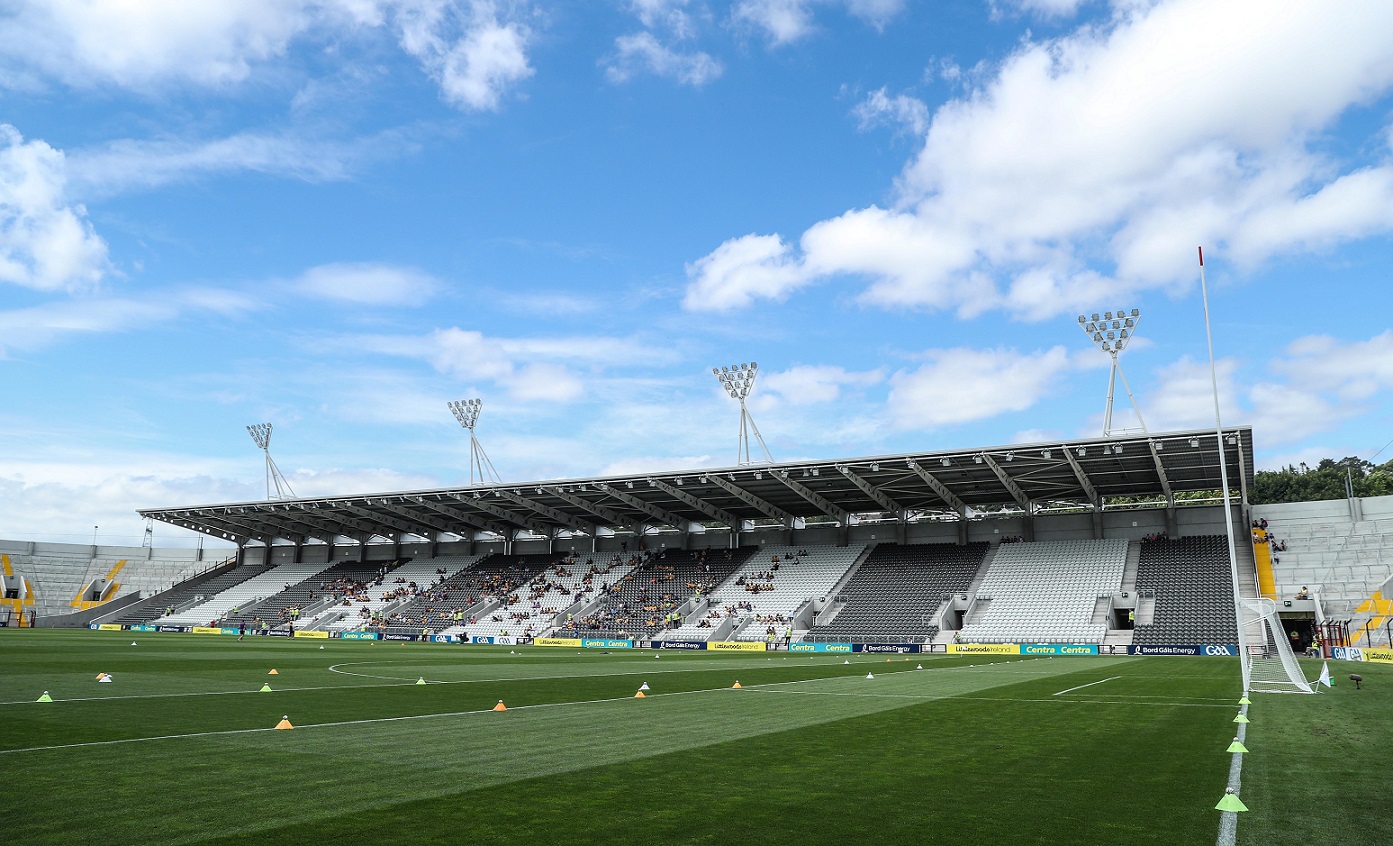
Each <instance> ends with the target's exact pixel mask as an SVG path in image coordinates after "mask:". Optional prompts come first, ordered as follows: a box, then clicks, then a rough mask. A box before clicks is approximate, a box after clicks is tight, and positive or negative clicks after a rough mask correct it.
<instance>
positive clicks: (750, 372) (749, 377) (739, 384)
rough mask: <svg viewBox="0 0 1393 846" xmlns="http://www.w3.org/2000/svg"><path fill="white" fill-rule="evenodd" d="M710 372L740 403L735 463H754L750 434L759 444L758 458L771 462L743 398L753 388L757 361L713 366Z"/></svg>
mask: <svg viewBox="0 0 1393 846" xmlns="http://www.w3.org/2000/svg"><path fill="white" fill-rule="evenodd" d="M711 374H712V375H713V376H715V377H716V381H718V382H720V383H721V387H723V388H725V389H726V393H728V394H730V397H731V399H734V400H737V401H739V403H740V443H739V446H738V448H737V450H736V453H735V461H736V464H738V465H740V466H744V465H747V464H754V463H756V459H754V458H752V457H751V454H750V435H754V440H755V443H757V444H759V451H760V454H761V455H762V456H764V457H763V458H762V459H758V460H759V461H762V462H763V463H765V464H773V463H774V456H772V455H770V454H769V447H767V446H765V444H764V436H763V435H761V434H760V433H759V427H758V426H756V425H755V419H754V418H753V417H751V416H750V409H749V408H748V407H747V406H746V405H745V400H746V399H747V398H748V397H749V396H750V392H751V391H752V390H754V387H755V377H756V376H758V375H759V363H758V362H754V361H751V362H747V363H744V364H732V365H730V366H729V367H713V368H711Z"/></svg>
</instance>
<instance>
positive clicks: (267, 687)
mask: <svg viewBox="0 0 1393 846" xmlns="http://www.w3.org/2000/svg"><path fill="white" fill-rule="evenodd" d="M258 692H259V693H270V692H271V686H270V685H269V684H263V685H262V686H261V690H260V691H258Z"/></svg>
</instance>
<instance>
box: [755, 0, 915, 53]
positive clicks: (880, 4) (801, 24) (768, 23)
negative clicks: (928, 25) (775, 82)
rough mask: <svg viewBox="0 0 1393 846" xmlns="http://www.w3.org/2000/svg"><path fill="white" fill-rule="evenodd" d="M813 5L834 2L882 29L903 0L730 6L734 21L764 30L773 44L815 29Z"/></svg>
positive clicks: (764, 0)
mask: <svg viewBox="0 0 1393 846" xmlns="http://www.w3.org/2000/svg"><path fill="white" fill-rule="evenodd" d="M814 6H838V7H841V8H842V9H844V10H845V11H846V12H847V14H849V15H851V16H853V17H856V18H860V19H861V20H863V21H865V22H866V23H868V24H870V25H871V26H873V27H875V28H876V29H882V28H883V27H884V26H885V24H887V23H888V22H889V21H890V19H891V18H893V17H895V15H897V14H899V13H900V11H901V10H902V9H903V8H904V2H903V0H740V2H738V3H736V4H735V7H734V8H733V9H732V10H731V17H732V18H733V19H734V20H735V21H736V22H738V23H743V24H747V25H752V26H754V27H756V28H758V29H761V30H763V31H764V34H765V35H766V36H767V37H768V38H769V40H770V42H771V43H773V44H776V45H778V44H789V43H791V42H794V41H798V40H800V39H802V38H806V37H807V36H809V35H811V34H812V32H813V30H814V29H815V25H814V23H813V7H814Z"/></svg>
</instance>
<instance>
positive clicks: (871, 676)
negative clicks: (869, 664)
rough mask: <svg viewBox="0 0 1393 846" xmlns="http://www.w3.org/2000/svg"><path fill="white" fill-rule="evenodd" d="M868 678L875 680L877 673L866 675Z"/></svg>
mask: <svg viewBox="0 0 1393 846" xmlns="http://www.w3.org/2000/svg"><path fill="white" fill-rule="evenodd" d="M866 678H868V679H873V678H875V673H866Z"/></svg>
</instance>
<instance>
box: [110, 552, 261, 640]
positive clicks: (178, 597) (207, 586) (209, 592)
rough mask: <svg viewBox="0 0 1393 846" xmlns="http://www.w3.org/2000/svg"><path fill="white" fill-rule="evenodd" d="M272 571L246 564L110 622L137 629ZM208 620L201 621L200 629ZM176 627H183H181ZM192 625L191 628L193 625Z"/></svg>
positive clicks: (138, 606) (134, 608) (129, 610)
mask: <svg viewBox="0 0 1393 846" xmlns="http://www.w3.org/2000/svg"><path fill="white" fill-rule="evenodd" d="M270 569H271V567H270V565H266V564H243V565H242V566H240V567H234V568H232V569H231V570H228V571H227V572H225V573H220V574H218V575H217V576H214V577H213V578H211V579H209V580H207V581H205V582H200V583H198V584H194V585H185V586H184V587H179V588H176V589H175V590H173V591H172V592H170V593H168V594H166V595H165V596H162V597H160V599H159V601H158V603H152V602H139V603H137V604H135V605H133V606H131V607H130V608H127V609H125V610H124V611H122V613H120V614H118V615H117V616H115V617H112V618H111V619H110V620H108V622H111V623H125V624H127V625H134V624H136V623H150V622H154V621H155V620H156V619H157V618H160V617H163V616H165V610H166V609H168V608H170V607H173V608H174V609H176V610H183V609H187V608H189V607H191V606H192V605H196V604H198V603H201V602H202V601H203V600H204V599H207V598H209V597H213V596H216V595H218V594H219V593H222V592H223V591H225V590H230V589H232V588H235V587H237V586H238V585H240V584H242V583H243V582H246V581H248V580H250V579H252V578H254V577H256V576H260V575H262V574H263V573H266V572H267V571H269V570H270ZM203 622H207V621H206V620H204V621H201V622H200V625H202V623H203ZM172 625H180V624H178V623H175V624H172ZM190 625H191V624H190Z"/></svg>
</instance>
